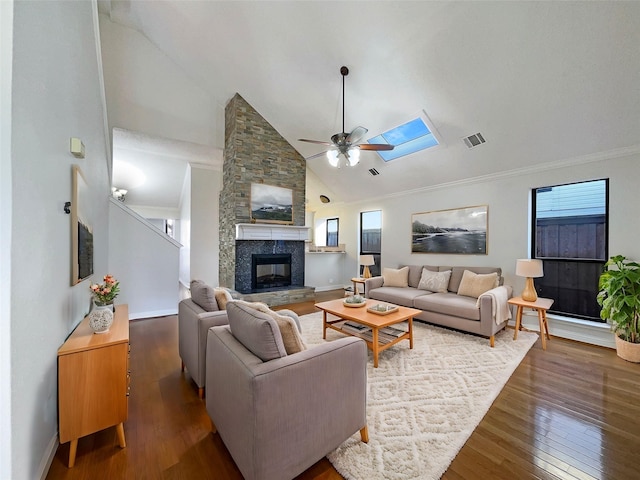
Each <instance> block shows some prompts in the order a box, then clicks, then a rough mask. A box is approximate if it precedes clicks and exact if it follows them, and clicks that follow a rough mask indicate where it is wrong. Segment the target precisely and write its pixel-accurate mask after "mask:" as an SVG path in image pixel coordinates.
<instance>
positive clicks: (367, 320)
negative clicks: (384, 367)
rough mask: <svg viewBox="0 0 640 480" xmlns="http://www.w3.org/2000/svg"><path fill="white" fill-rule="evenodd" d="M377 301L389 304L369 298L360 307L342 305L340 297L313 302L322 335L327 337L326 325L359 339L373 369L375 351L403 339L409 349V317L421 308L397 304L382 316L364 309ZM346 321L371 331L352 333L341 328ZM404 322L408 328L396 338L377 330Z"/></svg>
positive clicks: (411, 345) (375, 356) (376, 354)
mask: <svg viewBox="0 0 640 480" xmlns="http://www.w3.org/2000/svg"><path fill="white" fill-rule="evenodd" d="M379 303H382V304H386V305H392V304H390V303H388V302H379V301H377V300H371V299H368V300H367V305H366V306H364V307H345V305H344V303H343V300H342V299H338V300H330V301H328V302H322V303H316V305H315V306H316V308H319V309H320V310H322V338H323V339H326V338H327V328H330V329H332V330H336V331H338V332H341V333H344V334H345V335H351V336H353V337H359V338H362V339H363V340H364V341H365V342H366V343H367V347H368V348H369V350H371V351H372V352H373V366H374V367H375V368H377V367H378V354H379V353H380V352H382V351H383V350H386V349H387V348H391V347H393V346H394V345H395V344H396V343H398V342H401V341H402V340H405V339H406V340H409V348H413V317H414V316H416V315H418V314H419V313H421V312H422V310H417V309H415V308H408V307H401V306H398V309H397V310H395V311H393V312H391V313H388V314H386V315H379V314H376V313H371V312H368V311H367V308H369V307H371V306H373V305H376V304H379ZM328 314H331V315H334V316H336V317H338V318H337V319H335V320H329V319H328V318H327V316H328ZM347 320H350V321H352V322H355V323H356V324H359V325H363V326H365V327H368V328H370V329H371V330H369V331H368V332H366V333H356V332H354V331H348V330H345V328H344V322H345V321H347ZM405 321H406V322H407V323H408V324H409V329H408V330H407V331H406V332H405V333H403V334H401V335H399V336H397V337H396V336H393V335H385V334H384V331H383V332H381V330H383V329H385V328H386V327H391V326H392V325H397V324H398V323H402V322H405Z"/></svg>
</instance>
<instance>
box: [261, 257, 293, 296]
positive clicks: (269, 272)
mask: <svg viewBox="0 0 640 480" xmlns="http://www.w3.org/2000/svg"><path fill="white" fill-rule="evenodd" d="M289 285H291V254H290V253H277V254H254V255H252V256H251V288H252V289H253V290H264V289H266V288H276V287H288V286H289Z"/></svg>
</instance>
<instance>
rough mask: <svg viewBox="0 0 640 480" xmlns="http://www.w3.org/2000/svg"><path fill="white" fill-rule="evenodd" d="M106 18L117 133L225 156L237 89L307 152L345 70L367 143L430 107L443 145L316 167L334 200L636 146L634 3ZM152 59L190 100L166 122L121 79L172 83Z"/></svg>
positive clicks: (350, 114) (639, 32) (393, 6)
mask: <svg viewBox="0 0 640 480" xmlns="http://www.w3.org/2000/svg"><path fill="white" fill-rule="evenodd" d="M100 11H101V12H102V13H106V14H107V15H103V16H102V18H101V30H102V31H103V33H102V38H103V45H102V48H103V57H104V59H105V61H104V68H105V82H106V90H107V97H108V104H109V105H111V106H112V108H110V111H109V115H110V119H109V121H110V123H111V124H112V126H117V127H123V128H131V129H134V130H137V131H140V133H143V134H149V135H161V136H164V137H168V138H170V139H172V140H177V141H185V142H194V143H196V144H201V145H202V146H203V148H210V149H214V150H216V149H217V150H218V151H219V150H220V149H222V148H223V147H224V143H223V142H224V117H223V112H224V106H225V105H226V103H227V102H228V101H229V99H230V98H231V97H232V96H233V95H234V94H235V93H236V92H237V93H239V94H240V95H242V96H243V97H244V98H245V99H246V100H247V101H248V102H249V103H250V104H251V105H252V106H253V107H254V108H255V109H256V110H257V111H258V112H259V113H260V114H261V115H262V116H263V117H264V118H265V119H266V120H267V121H269V122H270V123H271V125H273V127H274V128H275V129H276V130H277V131H278V132H279V133H280V134H281V135H282V136H283V137H284V138H286V139H287V140H288V141H289V143H291V145H292V146H293V147H294V148H296V149H297V150H298V151H299V152H300V153H301V154H302V155H303V156H305V157H308V156H311V155H313V154H316V153H318V152H321V151H323V150H324V149H323V147H322V146H319V145H313V144H309V143H303V142H299V141H297V139H299V138H311V139H316V140H327V141H328V140H329V139H330V137H331V135H333V134H334V133H337V132H339V131H341V127H342V112H341V88H342V87H341V76H340V73H339V69H340V66H342V65H346V66H348V67H349V69H350V74H349V76H348V77H347V78H346V87H345V88H346V130H347V131H350V130H351V129H353V128H354V127H356V126H358V125H362V126H364V127H366V128H368V129H369V133H368V135H367V138H369V137H372V136H375V135H377V134H379V133H381V132H383V131H385V130H388V129H389V128H391V127H394V126H396V125H398V124H400V123H403V122H405V121H408V120H410V119H412V118H415V117H416V116H417V115H418V114H419V113H420V111H424V112H426V113H427V115H428V116H429V118H430V119H431V121H432V122H433V124H434V126H435V128H436V129H437V131H438V133H439V134H440V136H441V138H442V140H443V145H442V146H441V147H439V148H437V149H434V150H427V151H424V152H421V153H416V154H413V155H410V156H407V157H403V158H400V159H398V160H394V161H392V162H389V163H385V162H383V161H382V160H381V159H380V158H379V157H378V156H377V154H375V153H374V152H363V153H362V155H361V162H360V164H359V165H357V166H356V167H353V168H342V169H340V170H336V169H334V168H332V167H330V166H328V164H327V161H326V159H325V158H323V157H320V158H316V159H313V160H310V161H309V162H308V166H309V168H310V169H311V170H312V171H313V172H314V175H313V176H312V178H317V182H318V183H317V185H316V186H314V188H312V189H310V190H313V191H314V194H315V193H316V192H318V191H326V192H327V193H328V195H329V196H330V197H332V200H343V201H352V200H356V199H362V198H368V197H373V196H379V195H387V194H394V193H397V192H400V191H406V190H415V189H421V188H428V187H429V186H433V185H437V184H442V183H449V182H458V181H461V180H464V179H468V178H473V177H481V176H488V175H495V174H499V173H501V172H505V171H511V170H519V169H523V172H526V169H527V168H531V167H535V166H536V165H545V164H553V163H556V162H567V161H578V162H579V161H580V159H582V158H584V159H589V158H592V157H593V156H594V155H595V156H600V155H608V154H614V155H615V152H617V151H620V150H628V149H636V148H638V145H640V142H639V141H638V132H640V88H639V87H638V85H639V83H638V78H639V75H640V48H639V46H640V3H638V2H453V1H447V2H421V1H411V2H402V1H393V2H392V1H382V2H369V1H366V2H364V1H355V2H344V1H342V2H331V1H275V2H271V1H254V2H250V1H229V2H220V1H215V2H213V1H212V2H206V1H197V2H191V1H163V2H160V1H117V2H116V1H111V2H100ZM118 29H119V30H118ZM126 31H129V32H131V34H130V36H131V38H133V39H136V40H135V41H136V42H137V43H139V44H140V45H142V44H144V43H146V45H144V46H143V47H140V45H138V46H137V47H135V48H145V49H155V51H153V52H151V50H149V51H150V53H149V54H148V55H144V59H142V60H140V59H136V58H128V57H127V55H128V53H126V52H129V51H130V49H129V48H128V47H127V45H126V43H125V40H123V38H125V37H126V35H123V34H121V33H118V32H126ZM131 48H134V46H133V44H132V45H131ZM123 52H125V53H123ZM158 52H159V53H158ZM152 57H158V59H157V60H153V61H157V62H165V63H167V64H170V65H172V68H174V69H175V71H176V72H179V73H176V74H175V75H179V76H180V77H181V78H183V79H175V80H171V82H172V83H171V85H172V87H171V88H169V89H167V90H166V93H165V95H164V97H170V96H175V98H187V100H184V101H179V102H178V101H176V102H175V105H174V106H171V103H170V102H167V103H166V104H164V106H163V107H157V108H158V110H159V111H158V113H157V116H154V115H151V114H149V112H148V111H149V110H150V109H151V107H150V106H149V105H148V104H149V103H151V102H150V101H149V100H148V99H146V100H145V95H147V94H148V92H147V91H145V89H144V88H143V87H141V86H140V85H136V88H135V89H134V88H128V87H127V85H128V84H127V71H130V72H133V71H134V70H137V69H140V71H141V72H142V73H140V74H139V75H137V77H136V78H141V77H142V76H143V75H144V73H145V72H146V73H147V74H149V75H150V80H149V88H153V82H154V81H156V82H169V81H170V80H167V79H166V78H159V77H156V78H155V79H154V78H153V75H152V74H151V73H149V72H151V71H152V70H151V69H150V68H151V67H149V68H147V69H146V70H145V69H144V68H142V67H141V66H140V64H139V63H140V61H143V62H146V61H152V60H148V59H151V58H152ZM184 79H186V80H184ZM116 84H117V85H116ZM186 84H189V85H193V87H192V88H189V89H188V90H189V92H184V91H181V89H184V87H183V86H184V85H186ZM179 90H180V91H179ZM118 95H119V96H121V98H120V99H114V98H111V99H110V98H109V97H113V96H118ZM145 102H146V103H147V105H146V107H145V108H146V113H145V112H144V111H143V110H145V109H142V108H141V107H140V105H143V104H145ZM125 105H126V106H127V108H125V107H124V106H125ZM116 107H117V108H116ZM153 108H156V107H153ZM163 108H164V111H160V110H162V109H163ZM143 113H145V114H143ZM147 117H148V118H147ZM132 118H135V121H134V120H132ZM145 119H146V122H145ZM159 119H161V120H164V119H166V122H165V124H164V126H163V127H162V128H160V127H159V125H160V123H159V122H160V120H159ZM145 125H147V126H145ZM168 125H173V126H172V127H168ZM477 132H481V133H482V135H483V136H484V138H485V139H486V141H487V143H485V144H483V145H481V146H479V147H476V148H474V149H468V148H467V147H466V146H465V145H464V143H463V141H462V138H463V137H465V136H467V135H471V134H474V133H477ZM212 163H215V162H212ZM370 168H375V169H377V170H378V171H379V172H380V175H379V176H376V177H373V176H371V175H370V174H369V173H368V170H369V169H370ZM180 187H181V185H180ZM165 188H166V187H165ZM309 200H310V205H311V206H313V204H314V202H315V201H316V199H315V198H309Z"/></svg>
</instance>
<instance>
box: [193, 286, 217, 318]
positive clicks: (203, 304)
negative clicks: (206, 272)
mask: <svg viewBox="0 0 640 480" xmlns="http://www.w3.org/2000/svg"><path fill="white" fill-rule="evenodd" d="M190 290H191V300H193V301H194V302H195V303H196V305H198V306H199V307H200V308H202V309H203V310H206V311H207V312H216V311H218V310H220V309H219V308H218V302H217V301H216V296H215V292H214V290H213V288H211V287H210V286H209V285H207V284H206V283H204V282H203V281H202V280H192V281H191V285H190Z"/></svg>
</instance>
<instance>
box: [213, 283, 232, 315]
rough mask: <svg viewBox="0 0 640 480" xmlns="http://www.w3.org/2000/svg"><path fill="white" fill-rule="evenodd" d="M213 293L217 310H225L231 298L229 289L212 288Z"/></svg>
mask: <svg viewBox="0 0 640 480" xmlns="http://www.w3.org/2000/svg"><path fill="white" fill-rule="evenodd" d="M213 294H214V296H215V298H216V303H217V304H218V309H219V310H226V309H227V303H228V302H229V301H230V300H233V297H232V296H231V293H229V290H227V289H226V288H214V289H213Z"/></svg>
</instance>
